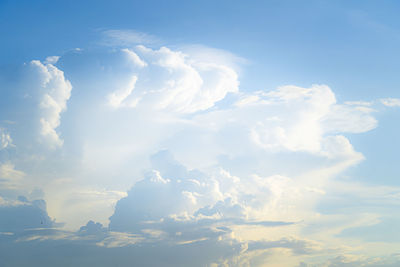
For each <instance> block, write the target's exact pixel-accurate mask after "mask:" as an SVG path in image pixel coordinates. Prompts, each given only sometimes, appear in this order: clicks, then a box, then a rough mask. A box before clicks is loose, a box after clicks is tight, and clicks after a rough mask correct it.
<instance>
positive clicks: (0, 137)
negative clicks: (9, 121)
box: [0, 128, 13, 150]
mask: <svg viewBox="0 0 400 267" xmlns="http://www.w3.org/2000/svg"><path fill="white" fill-rule="evenodd" d="M10 146H13V140H12V139H11V136H10V134H9V133H8V132H7V131H6V130H5V129H2V128H0V150H2V149H6V148H7V147H10Z"/></svg>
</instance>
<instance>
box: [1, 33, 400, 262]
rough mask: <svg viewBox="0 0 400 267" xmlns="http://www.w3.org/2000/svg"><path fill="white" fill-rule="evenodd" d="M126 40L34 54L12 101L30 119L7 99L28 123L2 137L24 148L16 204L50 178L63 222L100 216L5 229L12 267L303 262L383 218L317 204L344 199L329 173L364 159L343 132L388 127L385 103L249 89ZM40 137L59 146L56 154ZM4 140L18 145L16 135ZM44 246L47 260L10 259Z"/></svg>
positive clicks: (25, 204)
mask: <svg viewBox="0 0 400 267" xmlns="http://www.w3.org/2000/svg"><path fill="white" fill-rule="evenodd" d="M121 34H122V35H121ZM123 34H125V33H123V32H111V35H117V36H126V35H123ZM121 38H122V37H121ZM121 38H120V39H121ZM132 38H133V37H132ZM135 38H136V37H135ZM135 38H133V39H134V40H135ZM114 39H118V38H114ZM130 42H134V41H132V40H131V41H130ZM127 46H128V45H127ZM128 47H130V48H129V49H128V48H123V49H117V50H112V51H107V52H104V51H100V52H99V51H95V52H90V51H89V52H87V51H79V52H77V51H74V52H70V53H67V54H66V55H64V56H62V57H60V58H48V59H47V60H46V61H45V62H44V63H42V62H39V61H32V62H31V63H30V64H27V65H26V66H25V67H24V72H23V73H22V74H21V79H22V80H23V81H24V82H23V84H22V85H21V86H20V87H19V88H18V90H15V92H14V91H13V92H12V93H10V94H9V95H7V97H9V98H12V100H13V101H10V102H11V103H14V102H15V103H17V104H18V105H17V106H18V110H19V111H20V112H15V110H17V109H13V108H11V107H9V106H7V107H6V108H3V109H4V110H5V111H7V112H4V113H3V112H2V113H0V118H1V121H2V122H4V121H5V120H9V121H13V122H16V123H15V124H13V125H12V126H11V125H9V127H7V131H5V132H4V133H5V135H8V134H9V135H10V136H12V139H13V140H12V143H13V144H15V145H16V147H17V148H19V150H18V151H17V155H15V156H18V160H15V158H13V159H12V160H11V161H9V162H8V161H7V163H5V164H4V163H2V164H1V165H0V166H1V168H0V172H1V173H0V174H1V178H0V179H1V180H0V184H1V186H2V189H3V188H9V190H15V192H14V193H13V194H9V195H10V196H11V195H15V194H16V191H18V190H20V189H21V188H20V187H25V189H26V190H27V187H28V186H29V187H32V186H31V185H32V184H35V183H36V184H37V183H39V181H40V182H43V185H44V188H43V190H44V191H45V193H46V200H48V203H49V209H48V210H49V214H50V216H52V217H56V218H57V219H61V220H62V221H67V227H68V226H71V225H73V226H72V227H70V228H75V229H76V228H77V227H79V226H81V225H83V224H85V223H86V222H87V221H88V220H90V221H89V223H87V224H86V225H85V226H82V227H81V228H80V230H79V231H78V232H68V231H50V230H49V231H42V230H31V232H29V231H24V233H25V234H24V235H23V236H20V235H11V234H10V235H9V234H2V237H3V236H6V237H7V238H8V239H7V240H8V241H4V242H3V241H1V242H0V245H1V246H2V247H1V248H2V249H0V253H1V254H0V265H4V266H7V265H9V266H12V265H14V266H15V265H18V266H31V265H32V264H30V263H32V262H35V263H36V264H39V265H40V264H41V265H57V264H55V262H60V259H62V260H61V262H62V264H65V265H66V266H71V265H77V266H79V265H81V266H89V265H98V266H109V265H111V262H110V259H111V258H118V259H119V263H120V265H122V266H124V265H127V266H129V264H131V263H132V261H134V262H135V263H137V264H138V265H141V266H160V265H164V266H168V265H169V266H188V265H191V266H193V265H195V264H198V266H207V265H209V266H218V265H220V266H224V265H225V266H268V264H269V265H273V263H274V262H279V263H282V264H281V265H282V266H295V265H296V264H298V263H299V262H300V261H299V258H301V260H304V257H306V256H307V257H308V256H310V255H311V254H312V253H314V252H315V251H321V250H324V249H325V248H326V247H328V250H326V251H323V252H322V254H323V255H328V254H329V255H330V256H331V255H332V253H333V254H339V252H338V250H335V251H334V252H332V249H334V247H335V246H336V245H338V244H340V242H339V241H340V240H339V241H338V236H337V235H338V234H340V233H341V232H342V231H343V230H344V229H346V228H351V227H361V226H365V225H368V223H371V221H372V220H376V219H377V218H378V217H379V216H378V215H377V214H372V215H371V214H364V213H361V214H356V215H357V216H356V215H354V216H345V215H346V214H343V212H342V211H337V210H335V211H331V212H333V213H334V214H333V215H332V216H331V214H329V212H330V211H327V210H325V211H321V210H319V208H320V207H318V203H321V199H325V198H330V197H332V190H333V189H332V188H334V186H337V184H334V183H333V182H332V180H333V179H332V177H335V175H336V174H338V173H340V172H341V171H343V170H345V169H346V168H348V167H349V166H352V165H355V164H357V163H358V162H360V161H361V160H363V159H364V157H363V155H362V154H361V153H359V152H357V151H356V150H355V148H354V147H353V146H352V144H351V143H350V141H349V139H347V138H346V136H345V135H346V133H361V132H366V131H369V130H371V129H373V128H374V127H376V125H377V121H376V119H375V118H374V116H373V115H374V112H375V110H374V105H373V104H370V103H368V104H367V103H364V102H344V103H343V104H342V103H338V102H337V100H336V97H335V94H334V93H333V91H332V90H331V88H329V87H328V86H326V85H312V86H310V87H309V88H304V87H299V86H293V85H289V86H282V87H279V88H277V89H275V90H271V91H268V90H265V91H259V92H247V93H244V92H239V81H238V71H237V70H236V68H235V66H233V65H234V64H232V62H230V60H231V59H232V57H231V56H230V55H224V56H222V57H220V58H219V57H217V56H216V57H210V56H208V57H207V56H202V54H201V53H197V54H196V51H195V50H196V49H195V48H194V49H186V50H185V51H184V50H178V49H170V48H166V47H161V48H159V49H151V48H148V47H145V46H140V45H139V46H136V47H132V46H130V45H129V46H128ZM203 51H205V50H203ZM213 52H214V53H219V52H218V51H213ZM207 53H208V52H207ZM207 53H206V54H207ZM203 55H204V54H203ZM54 64H57V66H58V67H56V66H55V65H54ZM61 69H62V70H63V71H65V75H66V76H64V72H63V71H61ZM66 77H68V79H69V80H70V81H71V82H72V83H73V84H74V92H76V94H74V95H72V96H71V88H72V87H71V83H70V82H69V80H67V79H66ZM230 93H232V94H231V95H229V97H228V94H230ZM14 100H15V101H14ZM221 100H224V101H223V102H221ZM0 102H1V103H6V102H7V101H5V100H4V98H0ZM67 104H68V112H65V111H66V110H67ZM63 112H65V113H64V114H63ZM62 114H63V115H62ZM61 115H62V116H63V117H62V118H63V121H62V123H61ZM2 127H3V125H2ZM60 133H62V138H61V134H60ZM38 139H39V140H40V141H41V143H42V144H46V145H48V146H49V147H52V148H56V147H58V148H60V149H59V150H56V151H50V153H49V151H47V152H46V153H47V154H46V153H43V151H41V150H40V149H38V148H39V145H38V144H37V143H36V140H38ZM1 140H2V141H1V143H0V144H1V146H2V147H4V144H5V143H7V146H6V149H5V150H8V149H9V147H10V144H11V143H10V142H9V140H8V137H5V139H4V140H5V141H3V139H1ZM63 141H65V144H64V145H63V146H62V144H63ZM163 148H167V149H168V150H169V151H172V153H174V155H176V158H177V159H178V160H175V159H174V158H173V157H172V156H171V154H170V153H169V152H167V151H161V152H159V153H157V154H155V155H153V156H152V157H151V158H150V160H147V156H148V155H151V154H153V153H154V151H159V150H160V149H163ZM2 150H4V149H2ZM21 151H22V152H21ZM72 159H73V160H72ZM38 162H42V163H43V164H42V165H40V164H37V163H38ZM180 162H182V163H183V164H181V163H180ZM14 163H15V164H14ZM71 163H73V164H71ZM132 163H134V164H132ZM15 166H17V167H15ZM71 166H73V167H71ZM149 166H150V170H149V171H147V172H145V174H144V179H143V180H140V181H138V178H139V177H143V176H139V175H142V171H143V169H147V167H149ZM185 166H189V167H185ZM199 166H200V167H199ZM20 167H21V168H20ZM19 169H21V170H23V171H24V172H22V171H18V170H19ZM27 171H31V172H33V174H31V173H30V174H29V175H27V174H25V173H28V172H27ZM111 178H112V179H111ZM27 184H28V185H27ZM93 184H96V186H93ZM132 184H133V186H132ZM129 187H131V189H130V190H129V191H128V193H127V194H125V193H121V192H123V191H126V188H129ZM343 188H344V189H343V190H342V191H340V190H338V192H335V195H334V197H332V198H333V199H337V198H338V197H339V196H340V193H342V194H343V193H344V192H345V191H346V190H347V189H348V187H346V186H344V187H343ZM29 189H32V188H29ZM339 191H340V192H339ZM365 192H367V191H365ZM374 192H375V191H374ZM0 193H1V194H2V195H1V196H2V198H1V203H2V205H3V206H4V207H6V206H7V207H8V208H7V209H6V210H4V212H5V213H7V214H8V215H7V216H8V217H10V216H13V214H14V215H15V214H17V213H20V212H21V213H24V214H35V215H32V224H29V225H31V226H32V227H37V226H36V224H35V223H36V222H37V218H38V217H40V216H45V215H46V214H47V213H45V212H44V211H43V209H41V212H40V209H39V208H38V207H37V204H38V203H36V202H35V203H36V204H35V203H34V202H33V201H26V200H23V199H20V200H19V202H18V201H15V203H14V202H13V203H14V204H10V203H11V202H9V200H7V199H6V197H8V195H6V194H5V193H4V190H3V191H0ZM352 193H353V192H350V193H349V194H352ZM376 195H377V199H378V201H381V200H380V196H378V195H381V193H379V192H377V193H376ZM9 198H10V197H9ZM360 198H363V199H365V198H366V197H365V195H363V196H362V197H360ZM386 200H387V199H386ZM387 201H388V202H390V200H387ZM393 202H394V203H396V201H395V200H393ZM7 203H8V204H7ZM114 204H115V210H114ZM353 204H354V203H353ZM35 205H36V206H35ZM14 206H16V207H18V209H14V210H13V208H12V207H14ZM354 210H355V209H352V211H353V213H355V212H354ZM10 214H11V215H10ZM38 214H39V215H38ZM110 215H111V217H110V219H109V225H108V227H107V226H105V227H104V226H103V224H104V225H107V217H109V216H110ZM35 216H36V217H35ZM47 216H48V215H47ZM345 217H347V218H348V217H351V218H349V219H346V218H345ZM46 218H47V217H46ZM360 218H361V219H362V220H361V221H362V223H359V224H357V223H356V222H355V221H357V220H359V219H360ZM94 221H96V222H98V223H95V222H94ZM46 222H49V227H50V226H54V225H53V224H52V223H54V222H53V221H51V219H48V220H47V221H46ZM50 222H51V223H50ZM332 222H334V223H339V224H340V225H339V226H337V227H336V226H332ZM29 225H28V226H26V227H28V228H29V227H31V226H29ZM316 225H317V226H320V227H316ZM26 227H25V226H24V225H23V226H21V227H20V228H22V229H25V228H26ZM39 227H40V226H39ZM310 228H313V229H314V231H311V230H309V229H310ZM318 229H324V231H325V230H326V232H325V233H327V234H326V236H324V235H325V234H321V231H320V232H319V233H316V232H317V230H318ZM11 230H12V229H11ZM11 230H10V232H11ZM8 231H9V230H7V233H8ZM307 231H308V232H307ZM305 232H307V233H305ZM304 236H307V239H305V238H304ZM308 239H310V240H311V241H310V240H308ZM15 240H19V241H18V242H14V241H15ZM315 240H317V241H318V242H316V241H315ZM7 242H8V243H7ZM326 244H331V245H326ZM352 244H354V243H352ZM32 246H34V247H35V248H38V249H41V250H43V251H46V252H48V254H49V255H50V256H48V257H44V258H43V260H42V261H41V260H40V259H38V258H32V257H31V258H29V255H28V258H24V259H18V258H17V257H15V254H13V253H9V252H10V251H13V250H15V251H17V250H18V251H20V249H22V248H24V247H25V248H27V247H32ZM57 246H62V247H64V248H66V249H67V250H68V249H69V250H70V251H71V252H74V253H75V252H77V253H78V254H79V255H80V256H81V257H76V258H75V259H71V257H67V256H65V254H63V252H62V251H59V250H57V249H55V248H54V247H57ZM3 248H4V250H3ZM343 250H344V251H346V249H343ZM7 251H8V252H7ZM199 252H200V253H199ZM341 252H342V251H340V253H341ZM91 253H93V254H91ZM360 254H361V253H360ZM69 255H70V254H69ZM88 255H97V257H95V256H93V257H91V256H88ZM155 255H156V257H155ZM281 255H285V257H280V256H281ZM303 256H304V257H303ZM302 257H303V258H302ZM310 257H312V255H311V256H310ZM279 258H281V259H279ZM282 258H284V259H282ZM56 260H57V261H56ZM188 262H189V263H190V264H188ZM212 264H214V265H212ZM58 266H62V265H58Z"/></svg>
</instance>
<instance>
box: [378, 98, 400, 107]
mask: <svg viewBox="0 0 400 267" xmlns="http://www.w3.org/2000/svg"><path fill="white" fill-rule="evenodd" d="M381 103H382V104H383V105H385V106H387V107H400V98H383V99H381Z"/></svg>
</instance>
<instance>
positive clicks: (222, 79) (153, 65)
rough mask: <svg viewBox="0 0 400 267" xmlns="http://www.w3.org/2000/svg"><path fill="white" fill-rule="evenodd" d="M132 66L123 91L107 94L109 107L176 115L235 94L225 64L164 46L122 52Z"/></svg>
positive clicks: (235, 78) (232, 77)
mask: <svg viewBox="0 0 400 267" xmlns="http://www.w3.org/2000/svg"><path fill="white" fill-rule="evenodd" d="M122 51H123V52H124V53H125V54H126V56H127V58H128V59H129V61H130V62H131V64H132V65H133V66H134V67H136V68H137V69H136V70H135V73H137V74H136V75H134V76H132V79H131V80H130V82H129V83H128V84H127V85H126V87H125V88H122V89H121V90H119V91H115V92H113V93H111V94H110V95H109V103H110V105H111V106H113V107H136V106H138V107H140V106H142V107H145V108H146V109H149V108H150V109H154V110H166V111H170V112H176V113H193V112H196V111H201V110H206V109H209V108H211V107H213V106H214V105H215V103H216V102H218V101H220V100H222V99H223V98H224V97H225V96H226V94H227V93H230V92H237V91H238V86H239V82H238V75H237V73H236V72H235V71H234V70H233V69H232V68H230V67H229V66H227V65H223V64H218V63H217V62H213V61H204V60H201V59H194V58H191V57H190V55H186V54H184V53H182V52H180V51H173V50H171V49H169V48H167V47H161V48H160V49H158V50H153V49H150V48H147V47H145V46H142V45H141V46H137V47H136V49H135V51H133V50H129V49H123V50H122Z"/></svg>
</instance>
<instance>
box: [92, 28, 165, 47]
mask: <svg viewBox="0 0 400 267" xmlns="http://www.w3.org/2000/svg"><path fill="white" fill-rule="evenodd" d="M101 35H102V39H101V41H100V43H101V44H102V45H106V46H132V45H137V44H153V43H157V42H159V39H158V38H157V37H155V36H153V35H150V34H147V33H143V32H139V31H135V30H104V31H101Z"/></svg>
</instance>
